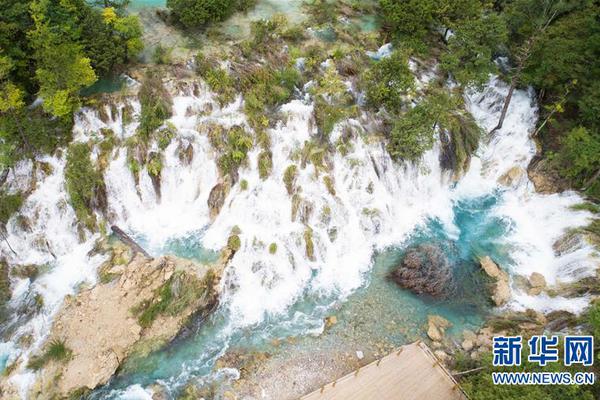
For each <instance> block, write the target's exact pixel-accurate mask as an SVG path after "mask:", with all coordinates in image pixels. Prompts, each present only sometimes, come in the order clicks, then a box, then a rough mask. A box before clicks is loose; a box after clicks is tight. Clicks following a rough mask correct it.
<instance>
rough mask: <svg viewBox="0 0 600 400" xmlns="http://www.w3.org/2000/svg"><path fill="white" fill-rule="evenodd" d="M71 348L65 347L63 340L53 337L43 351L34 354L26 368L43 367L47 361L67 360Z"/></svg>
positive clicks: (37, 368)
mask: <svg viewBox="0 0 600 400" xmlns="http://www.w3.org/2000/svg"><path fill="white" fill-rule="evenodd" d="M71 354H72V352H71V350H69V348H67V346H66V345H65V342H64V340H59V339H54V340H53V341H51V342H50V343H49V344H48V346H47V348H46V351H44V353H42V354H41V355H39V356H34V357H32V358H31V359H30V360H29V363H28V364H27V368H29V369H33V370H35V371H37V370H39V369H41V368H43V367H44V366H45V365H46V364H47V363H48V362H49V361H61V362H64V361H67V360H68V359H69V358H70V357H71Z"/></svg>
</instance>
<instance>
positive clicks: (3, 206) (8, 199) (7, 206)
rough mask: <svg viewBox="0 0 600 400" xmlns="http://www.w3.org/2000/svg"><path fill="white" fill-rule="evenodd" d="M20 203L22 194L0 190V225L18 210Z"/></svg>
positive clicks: (21, 202)
mask: <svg viewBox="0 0 600 400" xmlns="http://www.w3.org/2000/svg"><path fill="white" fill-rule="evenodd" d="M21 205H23V195H22V194H20V193H14V194H9V193H5V192H0V225H4V224H6V223H7V222H8V220H9V219H10V217H11V216H12V215H13V214H14V213H16V212H17V211H19V209H20V208H21Z"/></svg>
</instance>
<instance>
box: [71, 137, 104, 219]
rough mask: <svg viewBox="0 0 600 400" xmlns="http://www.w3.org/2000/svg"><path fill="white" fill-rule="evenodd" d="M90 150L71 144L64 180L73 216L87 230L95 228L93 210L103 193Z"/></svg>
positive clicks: (79, 144) (102, 186) (78, 144)
mask: <svg viewBox="0 0 600 400" xmlns="http://www.w3.org/2000/svg"><path fill="white" fill-rule="evenodd" d="M90 156H91V150H90V148H89V147H88V145H87V144H85V143H73V144H71V145H70V146H69V149H68V152H67V164H66V166H65V180H66V186H67V193H68V194H69V199H70V203H71V205H72V206H73V209H74V210H75V214H76V215H77V218H78V219H79V221H81V222H82V223H83V224H84V225H85V226H86V227H87V228H88V229H90V230H93V229H94V228H95V226H96V217H95V215H94V212H93V209H94V205H97V203H98V202H99V196H101V194H102V193H105V187H104V181H103V179H102V174H101V173H100V172H99V171H98V170H97V169H96V168H95V166H94V165H93V164H92V160H91V158H90Z"/></svg>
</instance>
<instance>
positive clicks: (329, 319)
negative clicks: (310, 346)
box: [325, 315, 337, 329]
mask: <svg viewBox="0 0 600 400" xmlns="http://www.w3.org/2000/svg"><path fill="white" fill-rule="evenodd" d="M335 324H337V317H336V316H335V315H330V316H328V317H326V318H325V329H329V328H331V327H332V326H334V325H335Z"/></svg>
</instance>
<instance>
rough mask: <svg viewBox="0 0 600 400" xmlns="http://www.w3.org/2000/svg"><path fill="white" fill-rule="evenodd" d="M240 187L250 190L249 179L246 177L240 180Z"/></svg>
mask: <svg viewBox="0 0 600 400" xmlns="http://www.w3.org/2000/svg"><path fill="white" fill-rule="evenodd" d="M240 189H242V190H248V181H247V180H245V179H242V180H241V181H240Z"/></svg>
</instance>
